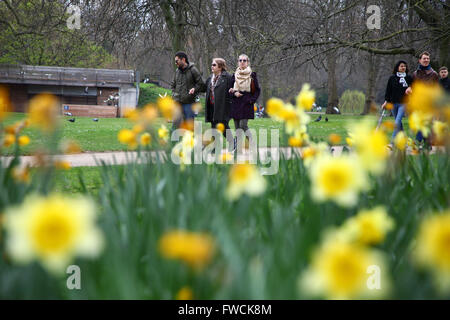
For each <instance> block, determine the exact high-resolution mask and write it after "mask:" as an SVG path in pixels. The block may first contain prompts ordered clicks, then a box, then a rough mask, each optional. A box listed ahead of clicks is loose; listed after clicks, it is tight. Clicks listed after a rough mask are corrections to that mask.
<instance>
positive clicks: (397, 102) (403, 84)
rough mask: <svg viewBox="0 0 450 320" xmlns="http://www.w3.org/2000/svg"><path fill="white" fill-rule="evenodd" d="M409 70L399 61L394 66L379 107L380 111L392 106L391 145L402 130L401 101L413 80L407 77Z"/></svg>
mask: <svg viewBox="0 0 450 320" xmlns="http://www.w3.org/2000/svg"><path fill="white" fill-rule="evenodd" d="M408 72H409V69H408V64H407V63H406V61H403V60H400V61H398V62H397V63H396V64H395V67H394V71H393V74H392V76H390V78H389V80H388V83H387V87H386V93H385V101H384V103H383V105H382V106H381V108H382V109H384V108H386V105H387V104H388V103H390V104H392V105H393V109H392V113H393V115H394V119H395V129H394V132H393V133H392V138H391V144H390V146H392V143H393V141H394V138H395V136H396V135H397V133H398V132H399V131H402V130H403V124H402V119H403V116H404V115H405V105H404V104H403V100H404V97H405V92H406V90H407V89H408V88H409V87H410V86H411V84H412V82H413V80H412V77H411V76H410V75H408Z"/></svg>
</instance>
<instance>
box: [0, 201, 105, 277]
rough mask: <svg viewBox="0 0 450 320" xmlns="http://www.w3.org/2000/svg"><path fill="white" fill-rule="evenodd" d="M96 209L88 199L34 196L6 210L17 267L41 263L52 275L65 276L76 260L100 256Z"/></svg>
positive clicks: (9, 244) (9, 248)
mask: <svg viewBox="0 0 450 320" xmlns="http://www.w3.org/2000/svg"><path fill="white" fill-rule="evenodd" d="M95 218H96V209H95V206H94V203H93V202H92V201H91V200H88V199H86V198H68V197H65V196H62V195H59V194H52V195H50V196H47V197H43V196H38V195H32V196H29V197H28V198H26V199H25V201H24V202H23V203H22V204H21V205H20V206H18V207H13V208H9V209H7V210H6V217H5V229H6V232H7V242H6V249H7V252H8V253H9V255H10V256H11V258H12V259H13V260H14V261H16V262H18V263H29V262H31V261H32V260H33V259H35V258H36V259H38V260H40V262H41V263H42V265H43V266H44V267H45V268H47V269H48V270H49V271H51V272H64V271H65V268H66V267H67V266H68V265H69V264H70V263H71V261H72V259H73V258H74V257H75V256H88V257H95V256H97V255H98V254H99V253H100V251H101V249H102V244H103V241H102V240H103V238H102V233H101V232H100V230H99V229H98V228H97V227H96V226H95Z"/></svg>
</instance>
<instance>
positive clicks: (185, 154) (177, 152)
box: [172, 131, 195, 170]
mask: <svg viewBox="0 0 450 320" xmlns="http://www.w3.org/2000/svg"><path fill="white" fill-rule="evenodd" d="M194 146H195V139H194V132H192V131H186V132H185V133H184V135H183V138H182V140H181V142H179V143H177V144H176V145H175V146H174V147H173V148H172V160H173V161H174V163H177V164H180V165H181V170H184V168H185V165H186V164H191V163H192V159H191V158H192V157H191V155H192V150H194Z"/></svg>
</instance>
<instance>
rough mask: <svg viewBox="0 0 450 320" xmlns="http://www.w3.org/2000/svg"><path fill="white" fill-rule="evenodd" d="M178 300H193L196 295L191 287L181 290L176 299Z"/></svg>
mask: <svg viewBox="0 0 450 320" xmlns="http://www.w3.org/2000/svg"><path fill="white" fill-rule="evenodd" d="M175 299H176V300H193V299H194V293H193V292H192V289H191V288H190V287H183V288H181V289H180V290H179V291H178V292H177V295H176V297H175Z"/></svg>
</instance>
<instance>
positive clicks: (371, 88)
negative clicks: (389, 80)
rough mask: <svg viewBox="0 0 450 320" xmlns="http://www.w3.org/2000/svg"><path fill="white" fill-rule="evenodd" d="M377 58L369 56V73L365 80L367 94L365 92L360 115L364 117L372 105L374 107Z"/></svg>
mask: <svg viewBox="0 0 450 320" xmlns="http://www.w3.org/2000/svg"><path fill="white" fill-rule="evenodd" d="M378 60H379V59H378V57H377V56H375V54H373V53H371V54H370V55H369V61H368V62H369V73H368V79H367V92H366V103H365V104H364V110H363V112H362V113H361V115H366V114H369V113H370V110H371V108H372V106H373V105H375V86H376V83H377V76H378V72H377V71H378V69H377V66H378Z"/></svg>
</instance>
